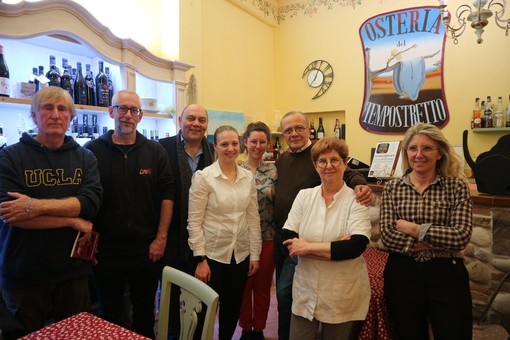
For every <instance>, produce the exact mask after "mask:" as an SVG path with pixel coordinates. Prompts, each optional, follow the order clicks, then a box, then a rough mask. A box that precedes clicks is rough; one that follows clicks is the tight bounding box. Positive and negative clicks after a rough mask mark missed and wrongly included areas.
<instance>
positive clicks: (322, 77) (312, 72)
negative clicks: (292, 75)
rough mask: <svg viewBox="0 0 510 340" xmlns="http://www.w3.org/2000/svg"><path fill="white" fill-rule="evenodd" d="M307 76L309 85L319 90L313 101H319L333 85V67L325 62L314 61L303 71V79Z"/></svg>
mask: <svg viewBox="0 0 510 340" xmlns="http://www.w3.org/2000/svg"><path fill="white" fill-rule="evenodd" d="M305 76H307V78H306V80H307V82H308V85H309V86H310V87H313V88H319V91H318V92H317V93H316V94H315V96H314V97H313V98H312V99H317V98H319V97H320V96H322V95H323V94H324V93H326V91H327V90H328V89H329V87H330V86H331V84H332V83H333V67H331V65H330V64H329V63H328V62H327V61H325V60H315V61H312V62H311V63H310V64H308V66H307V67H306V68H305V70H304V71H303V75H302V77H301V78H304V77H305Z"/></svg>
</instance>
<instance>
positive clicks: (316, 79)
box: [308, 69, 324, 87]
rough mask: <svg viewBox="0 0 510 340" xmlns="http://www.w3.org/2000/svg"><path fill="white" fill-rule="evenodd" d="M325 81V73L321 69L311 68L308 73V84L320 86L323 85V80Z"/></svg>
mask: <svg viewBox="0 0 510 340" xmlns="http://www.w3.org/2000/svg"><path fill="white" fill-rule="evenodd" d="M323 81H324V73H322V71H321V70H317V69H315V70H311V71H310V73H308V85H310V86H311V87H319V86H321V85H322V82H323Z"/></svg>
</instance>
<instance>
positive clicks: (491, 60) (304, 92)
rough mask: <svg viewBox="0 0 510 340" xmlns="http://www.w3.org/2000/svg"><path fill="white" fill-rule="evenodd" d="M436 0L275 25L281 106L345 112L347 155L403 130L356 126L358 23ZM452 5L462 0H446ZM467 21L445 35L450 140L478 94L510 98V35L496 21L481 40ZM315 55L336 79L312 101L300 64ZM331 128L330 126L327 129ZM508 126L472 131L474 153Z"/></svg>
mask: <svg viewBox="0 0 510 340" xmlns="http://www.w3.org/2000/svg"><path fill="white" fill-rule="evenodd" d="M436 4H437V2H436V1H428V2H423V1H405V2H403V1H388V0H385V1H383V3H381V1H379V0H369V1H367V0H364V1H363V0H362V4H361V5H359V6H357V7H356V8H355V9H353V8H352V7H341V6H336V7H334V8H333V9H332V10H328V9H326V8H325V7H322V8H320V9H319V10H318V11H317V13H316V14H315V15H313V16H312V17H309V16H307V15H304V14H299V15H297V16H296V17H295V18H288V19H286V20H285V21H284V22H283V23H282V24H281V25H280V26H278V28H277V29H276V32H277V33H276V48H275V56H276V57H275V69H276V74H275V79H276V93H277V103H278V104H277V105H279V107H281V108H282V110H283V111H287V110H289V109H300V110H303V111H305V112H310V111H333V110H338V109H343V110H345V111H346V117H345V121H346V125H347V142H348V144H349V146H350V154H351V155H353V156H355V157H357V158H360V159H361V160H364V161H369V160H370V147H373V146H375V143H376V142H378V141H385V140H399V139H401V138H402V135H379V134H372V133H368V132H366V131H365V130H363V129H362V128H361V126H360V125H359V121H358V119H359V115H360V111H361V105H362V101H363V92H364V58H363V51H362V45H361V41H360V37H359V27H360V26H361V24H362V23H363V22H364V21H365V20H366V19H368V18H370V17H372V16H375V15H379V14H382V13H384V12H388V11H393V10H399V9H404V8H409V7H418V6H423V5H432V6H435V5H436ZM448 4H449V7H450V8H451V10H453V9H454V8H456V7H457V6H458V5H460V4H461V1H454V0H452V1H449V2H448ZM470 30H471V28H470V27H468V28H467V31H466V32H465V34H464V35H463V36H462V37H460V39H459V44H458V45H454V44H453V41H451V40H447V42H446V47H445V54H444V57H445V58H444V59H445V61H444V62H445V65H444V72H445V75H444V85H445V95H446V100H447V104H448V108H449V113H450V122H449V123H448V125H447V126H446V127H445V128H444V129H443V132H444V133H445V134H446V135H447V137H448V138H449V140H450V142H451V143H452V144H461V141H462V131H463V130H465V129H470V117H471V112H472V107H473V103H474V98H475V97H477V96H479V97H483V98H482V99H485V97H486V96H487V95H491V96H492V98H493V100H494V98H495V97H497V96H503V98H504V103H507V102H508V94H509V93H510V63H509V62H508V56H509V54H510V37H506V36H505V32H504V31H503V30H501V29H495V25H494V23H490V25H489V27H487V28H486V33H485V36H484V38H485V39H484V43H483V44H482V45H478V44H476V37H475V36H474V33H473V32H471V31H470ZM314 59H325V60H327V61H329V62H330V63H331V64H332V65H333V67H334V69H335V80H334V82H333V85H332V86H331V87H330V89H329V91H328V92H327V93H326V94H325V95H323V96H322V97H321V98H319V99H316V100H311V99H310V98H311V97H312V96H313V94H314V93H315V92H314V91H313V90H312V89H310V88H308V87H307V86H306V83H305V81H304V80H302V79H301V75H302V72H303V69H304V68H305V66H306V65H308V63H309V62H310V61H312V60H314ZM328 128H332V126H330V127H326V132H328ZM503 134H504V133H493V134H486V133H484V134H480V133H477V134H474V133H470V134H469V137H468V141H469V146H470V151H471V153H472V155H473V156H475V155H477V154H479V153H480V152H482V151H485V150H487V149H489V148H490V147H491V146H492V145H493V144H494V143H495V142H496V140H497V138H499V137H500V136H501V135H503Z"/></svg>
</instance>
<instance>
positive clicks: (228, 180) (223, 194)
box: [188, 125, 262, 340]
mask: <svg viewBox="0 0 510 340" xmlns="http://www.w3.org/2000/svg"><path fill="white" fill-rule="evenodd" d="M214 149H215V151H216V156H217V160H216V162H214V163H213V164H212V165H210V166H208V167H206V168H204V169H203V170H201V171H200V170H198V171H197V172H195V174H194V175H193V179H192V182H191V188H190V191H189V212H188V232H189V239H188V243H189V245H190V248H191V250H192V251H193V256H194V259H195V261H196V262H197V268H196V270H195V276H196V277H197V278H198V279H199V280H201V281H203V282H205V283H208V284H209V285H210V286H211V287H212V288H213V289H214V290H215V291H216V292H217V293H218V294H219V296H220V311H219V339H220V340H230V339H232V336H233V334H234V331H235V329H236V325H237V320H238V318H239V312H240V308H241V302H242V298H243V291H244V285H245V282H246V279H247V278H248V276H250V275H253V274H255V273H256V272H257V270H258V268H259V256H260V250H261V243H262V241H261V232H260V218H259V212H258V203H257V190H256V188H255V182H254V180H253V174H252V173H251V171H249V170H246V169H243V168H241V167H240V166H238V165H237V162H236V158H237V156H238V155H239V152H240V141H239V135H238V133H237V131H236V130H235V129H234V128H233V127H231V126H227V125H224V126H220V127H219V128H218V129H216V131H215V133H214Z"/></svg>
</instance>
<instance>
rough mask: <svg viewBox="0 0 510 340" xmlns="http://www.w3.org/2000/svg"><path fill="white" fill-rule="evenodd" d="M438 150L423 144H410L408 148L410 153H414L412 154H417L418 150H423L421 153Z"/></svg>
mask: <svg viewBox="0 0 510 340" xmlns="http://www.w3.org/2000/svg"><path fill="white" fill-rule="evenodd" d="M435 150H437V149H436V148H433V147H431V146H428V145H427V146H422V147H421V148H419V147H417V146H410V147H408V148H407V152H409V153H412V154H417V153H418V151H421V153H423V154H429V153H431V152H432V151H435Z"/></svg>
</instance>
